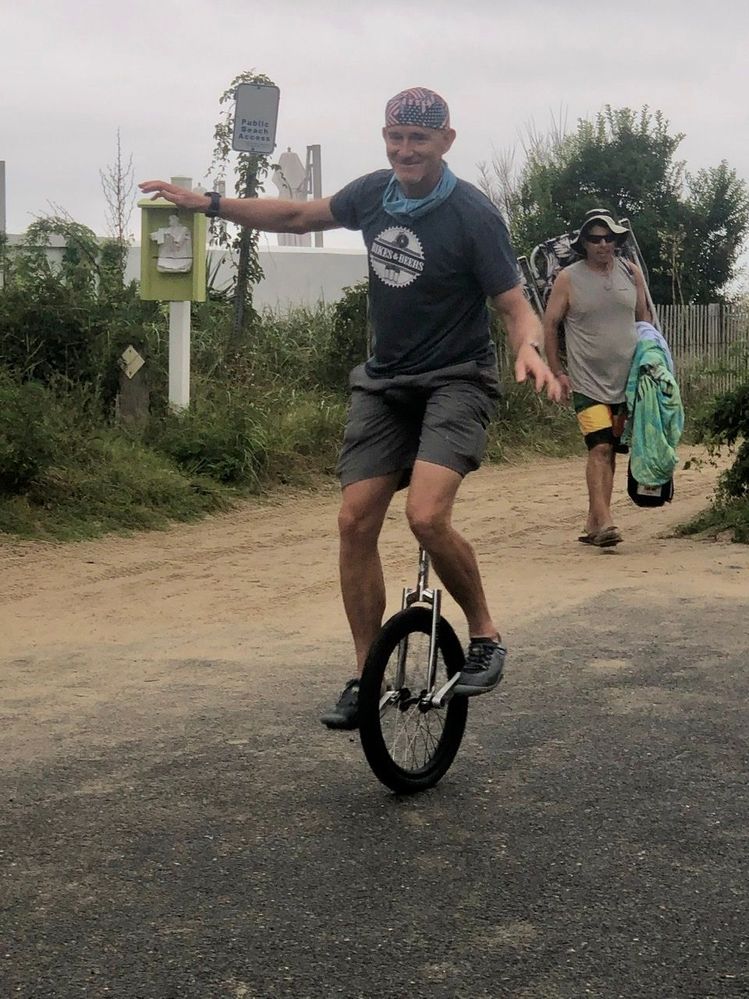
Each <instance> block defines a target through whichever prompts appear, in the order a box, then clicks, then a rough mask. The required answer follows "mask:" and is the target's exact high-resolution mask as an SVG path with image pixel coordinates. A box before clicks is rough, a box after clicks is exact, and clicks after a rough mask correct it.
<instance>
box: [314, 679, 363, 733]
mask: <svg viewBox="0 0 749 999" xmlns="http://www.w3.org/2000/svg"><path fill="white" fill-rule="evenodd" d="M320 721H321V722H322V723H323V725H327V726H328V728H345V729H353V728H358V727H359V680H358V679H356V678H355V679H353V680H349V682H348V683H347V684H346V686H345V687H344V688H343V691H342V692H341V696H340V697H339V698H338V701H337V702H336V705H335V707H332V708H331V709H330V711H326V712H325V714H324V715H323V716H322V717H321V718H320Z"/></svg>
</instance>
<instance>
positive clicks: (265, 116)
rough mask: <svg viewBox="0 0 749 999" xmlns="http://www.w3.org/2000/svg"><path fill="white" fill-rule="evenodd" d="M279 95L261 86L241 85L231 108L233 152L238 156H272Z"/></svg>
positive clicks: (265, 86)
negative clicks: (232, 117)
mask: <svg viewBox="0 0 749 999" xmlns="http://www.w3.org/2000/svg"><path fill="white" fill-rule="evenodd" d="M280 96H281V92H280V90H279V89H278V87H276V86H272V85H269V84H264V83H240V84H239V86H238V87H237V90H236V106H235V108H234V137H233V139H232V149H236V150H237V151H238V152H241V153H272V152H273V150H274V149H275V148H276V122H277V121H278V101H279V98H280Z"/></svg>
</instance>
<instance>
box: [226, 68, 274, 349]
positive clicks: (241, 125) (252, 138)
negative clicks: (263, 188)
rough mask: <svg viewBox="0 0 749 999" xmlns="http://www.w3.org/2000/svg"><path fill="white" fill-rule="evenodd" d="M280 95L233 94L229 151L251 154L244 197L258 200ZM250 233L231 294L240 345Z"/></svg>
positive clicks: (251, 87) (255, 86)
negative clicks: (260, 175)
mask: <svg viewBox="0 0 749 999" xmlns="http://www.w3.org/2000/svg"><path fill="white" fill-rule="evenodd" d="M280 96H281V92H280V90H279V89H278V87H277V86H275V84H265V83H240V84H239V86H238V87H237V89H236V93H235V106H234V134H233V136H232V149H235V150H236V151H237V152H239V153H250V154H251V157H252V159H251V163H250V165H249V167H248V169H247V173H246V176H245V189H244V193H243V195H242V196H243V197H245V198H254V197H257V171H258V158H259V157H260V156H266V155H268V154H269V153H272V152H273V150H274V149H275V148H276V124H277V122H278V102H279V99H280ZM252 238H253V237H252V230H250V229H248V228H245V229H243V231H242V235H241V236H240V240H239V260H238V261H237V286H236V289H235V292H234V331H233V332H234V341H235V343H239V340H240V338H241V336H242V331H243V329H244V322H245V310H246V306H247V288H248V285H249V263H250V248H251V246H252Z"/></svg>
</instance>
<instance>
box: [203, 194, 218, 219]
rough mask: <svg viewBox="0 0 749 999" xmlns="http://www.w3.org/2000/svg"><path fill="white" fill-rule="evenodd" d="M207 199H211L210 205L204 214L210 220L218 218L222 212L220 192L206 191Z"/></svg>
mask: <svg viewBox="0 0 749 999" xmlns="http://www.w3.org/2000/svg"><path fill="white" fill-rule="evenodd" d="M205 193H206V197H208V198H210V199H211V203H210V205H209V206H208V207H207V208H206V210H205V212H204V214H205V215H206V216H207V217H208V218H209V219H215V218H218V213H219V212H220V211H221V195H220V194H219V193H218V191H206V192H205Z"/></svg>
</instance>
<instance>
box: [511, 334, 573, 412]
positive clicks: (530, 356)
mask: <svg viewBox="0 0 749 999" xmlns="http://www.w3.org/2000/svg"><path fill="white" fill-rule="evenodd" d="M526 378H532V379H533V381H534V383H535V389H536V392H541V391H542V390H543V387H544V385H545V386H546V395H547V396H548V398H549V399H550V400H551V401H552V402H559V401H560V399H561V397H562V388H561V386H560V384H559V382H558V380H557V379H556V378H555V377H554V375H553V374H552V371H551V368H550V367H549V366H548V365H547V364H546V362H545V361H544V359H543V358H542V357H541V355H540V354H539V353H538V351H537V350H536V348H535V347H533V346H532V345H531V344H530V343H523V344H521V345H520V349H519V350H518V353H517V357H516V358H515V381H516V382H524V381H525V380H526Z"/></svg>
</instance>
